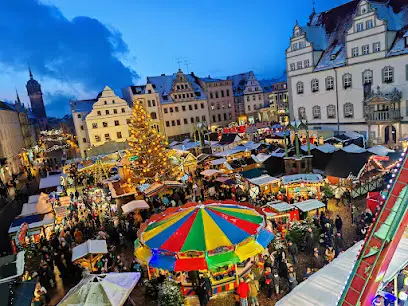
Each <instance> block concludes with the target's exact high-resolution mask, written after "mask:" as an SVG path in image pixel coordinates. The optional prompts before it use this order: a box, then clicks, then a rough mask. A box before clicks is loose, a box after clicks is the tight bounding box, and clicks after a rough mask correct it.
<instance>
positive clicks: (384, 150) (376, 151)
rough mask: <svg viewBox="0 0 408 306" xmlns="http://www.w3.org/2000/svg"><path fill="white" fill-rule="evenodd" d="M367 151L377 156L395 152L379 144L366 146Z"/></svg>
mask: <svg viewBox="0 0 408 306" xmlns="http://www.w3.org/2000/svg"><path fill="white" fill-rule="evenodd" d="M367 151H368V152H370V153H373V154H375V155H378V156H387V155H388V153H394V152H395V151H394V150H391V149H388V148H387V147H384V146H380V145H378V146H374V147H371V148H368V149H367Z"/></svg>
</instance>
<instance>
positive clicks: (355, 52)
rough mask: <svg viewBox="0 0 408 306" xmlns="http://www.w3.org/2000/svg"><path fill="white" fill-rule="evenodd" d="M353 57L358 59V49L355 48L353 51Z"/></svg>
mask: <svg viewBox="0 0 408 306" xmlns="http://www.w3.org/2000/svg"><path fill="white" fill-rule="evenodd" d="M351 56H352V57H357V56H358V48H357V47H356V48H353V49H351Z"/></svg>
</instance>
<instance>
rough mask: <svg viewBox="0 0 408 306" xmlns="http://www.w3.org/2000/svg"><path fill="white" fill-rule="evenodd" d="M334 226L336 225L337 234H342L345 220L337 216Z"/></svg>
mask: <svg viewBox="0 0 408 306" xmlns="http://www.w3.org/2000/svg"><path fill="white" fill-rule="evenodd" d="M334 224H335V225H336V231H337V233H341V230H342V228H343V220H342V219H341V217H340V216H339V215H337V216H336V220H335V221H334Z"/></svg>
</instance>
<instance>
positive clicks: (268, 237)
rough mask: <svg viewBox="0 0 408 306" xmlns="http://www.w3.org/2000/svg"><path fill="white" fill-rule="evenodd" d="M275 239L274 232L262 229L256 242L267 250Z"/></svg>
mask: <svg viewBox="0 0 408 306" xmlns="http://www.w3.org/2000/svg"><path fill="white" fill-rule="evenodd" d="M273 238H275V235H274V234H273V233H272V232H270V231H268V230H266V229H262V230H261V231H260V232H259V234H258V237H257V238H256V242H258V243H259V244H260V245H261V246H262V247H264V248H265V249H266V248H267V247H268V244H269V243H270V242H271V241H272V240H273Z"/></svg>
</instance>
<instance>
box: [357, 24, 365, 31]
mask: <svg viewBox="0 0 408 306" xmlns="http://www.w3.org/2000/svg"><path fill="white" fill-rule="evenodd" d="M356 30H357V32H361V31H364V24H363V23H362V22H359V23H357V24H356Z"/></svg>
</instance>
